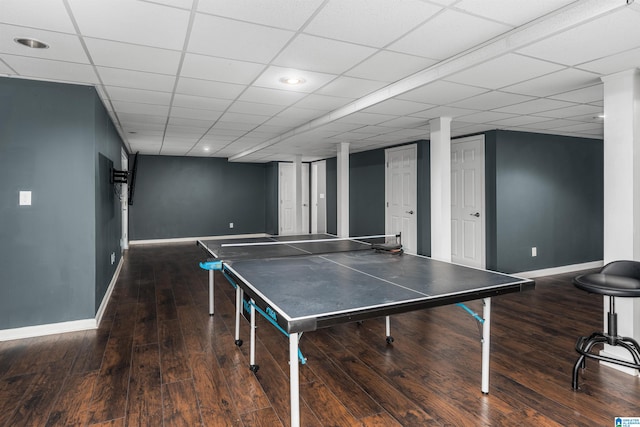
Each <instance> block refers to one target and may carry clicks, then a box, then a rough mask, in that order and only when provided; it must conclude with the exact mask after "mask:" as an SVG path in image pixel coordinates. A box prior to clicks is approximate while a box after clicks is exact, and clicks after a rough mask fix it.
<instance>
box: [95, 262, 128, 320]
mask: <svg viewBox="0 0 640 427" xmlns="http://www.w3.org/2000/svg"><path fill="white" fill-rule="evenodd" d="M123 263H124V256H121V257H120V262H119V263H118V266H117V267H116V271H115V272H114V273H113V277H112V278H111V282H109V286H108V287H107V292H105V293H104V297H102V302H101V303H100V307H98V311H96V327H98V326H100V322H102V316H103V315H104V312H105V310H106V309H107V305H108V304H109V300H110V299H111V293H112V292H113V288H115V287H116V282H117V281H118V277H119V276H120V270H122V264H123Z"/></svg>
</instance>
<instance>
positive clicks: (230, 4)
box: [198, 0, 323, 30]
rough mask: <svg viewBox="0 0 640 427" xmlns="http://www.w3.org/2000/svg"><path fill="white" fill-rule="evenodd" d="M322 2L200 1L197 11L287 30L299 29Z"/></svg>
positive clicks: (316, 0) (277, 0) (311, 0)
mask: <svg viewBox="0 0 640 427" xmlns="http://www.w3.org/2000/svg"><path fill="white" fill-rule="evenodd" d="M322 3H323V0H305V1H298V0H269V1H260V2H256V1H255V0H216V1H201V2H199V3H198V10H199V11H201V12H206V13H210V14H213V15H218V16H224V17H227V18H233V19H237V20H241V21H246V22H254V23H257V24H263V25H270V26H273V27H278V28H286V29H289V30H297V29H299V28H300V27H301V26H302V25H303V24H304V23H305V22H306V21H307V20H308V19H309V17H311V15H312V14H313V13H314V12H315V10H316V9H317V8H318V6H320V5H321V4H322Z"/></svg>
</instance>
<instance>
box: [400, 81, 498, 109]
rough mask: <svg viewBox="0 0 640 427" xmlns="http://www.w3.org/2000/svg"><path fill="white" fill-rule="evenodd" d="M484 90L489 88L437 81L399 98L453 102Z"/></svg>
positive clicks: (444, 102) (429, 101) (433, 102)
mask: <svg viewBox="0 0 640 427" xmlns="http://www.w3.org/2000/svg"><path fill="white" fill-rule="evenodd" d="M483 92H487V90H486V89H481V88H478V87H473V86H467V85H462V84H458V83H451V82H445V81H437V82H434V83H429V84H427V85H424V86H421V87H419V88H417V89H414V90H411V91H409V92H406V93H403V94H402V95H400V96H398V97H397V98H399V99H407V100H409V101H417V102H426V103H429V104H451V103H453V102H456V101H460V100H461V99H464V98H469V97H471V96H474V95H478V94H481V93H483Z"/></svg>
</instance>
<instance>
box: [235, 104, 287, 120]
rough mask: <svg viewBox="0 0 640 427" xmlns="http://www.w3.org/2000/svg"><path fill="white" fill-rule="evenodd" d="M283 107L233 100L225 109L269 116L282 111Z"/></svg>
mask: <svg viewBox="0 0 640 427" xmlns="http://www.w3.org/2000/svg"><path fill="white" fill-rule="evenodd" d="M283 108H285V107H283V106H282V105H277V104H264V103H258V102H247V101H235V102H234V103H233V104H231V106H230V107H229V109H228V110H227V111H229V112H230V113H247V114H256V115H259V116H269V117H271V116H273V115H275V114H278V113H279V112H280V111H282V109H283Z"/></svg>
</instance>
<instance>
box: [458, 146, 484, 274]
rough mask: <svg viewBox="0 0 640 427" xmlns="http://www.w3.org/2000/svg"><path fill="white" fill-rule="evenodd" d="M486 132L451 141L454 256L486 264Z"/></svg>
mask: <svg viewBox="0 0 640 427" xmlns="http://www.w3.org/2000/svg"><path fill="white" fill-rule="evenodd" d="M484 214H485V211H484V135H478V136H472V137H468V138H461V139H457V140H453V141H451V260H452V261H453V262H455V263H458V264H463V265H468V266H471V267H478V268H484V267H485V221H484V216H485V215H484Z"/></svg>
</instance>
